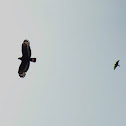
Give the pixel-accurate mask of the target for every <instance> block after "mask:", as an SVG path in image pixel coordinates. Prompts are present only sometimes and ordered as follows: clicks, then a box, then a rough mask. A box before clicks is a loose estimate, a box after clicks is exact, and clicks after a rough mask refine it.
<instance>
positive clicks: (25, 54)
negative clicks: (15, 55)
mask: <svg viewBox="0 0 126 126" xmlns="http://www.w3.org/2000/svg"><path fill="white" fill-rule="evenodd" d="M22 55H23V57H26V58H28V57H31V49H30V43H29V41H28V40H24V42H23V44H22Z"/></svg>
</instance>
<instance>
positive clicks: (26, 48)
mask: <svg viewBox="0 0 126 126" xmlns="http://www.w3.org/2000/svg"><path fill="white" fill-rule="evenodd" d="M30 57H31V49H30V43H29V41H28V40H24V42H23V43H22V57H19V58H18V59H20V60H21V61H22V62H21V65H20V67H19V70H18V74H19V76H20V77H25V75H26V74H25V72H27V70H28V69H29V65H30V61H31V62H36V58H30Z"/></svg>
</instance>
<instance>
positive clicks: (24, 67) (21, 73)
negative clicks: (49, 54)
mask: <svg viewBox="0 0 126 126" xmlns="http://www.w3.org/2000/svg"><path fill="white" fill-rule="evenodd" d="M29 65H30V62H25V61H22V62H21V65H20V67H19V70H18V73H19V76H20V77H25V75H26V74H25V72H27V70H28V68H29Z"/></svg>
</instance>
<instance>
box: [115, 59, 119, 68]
mask: <svg viewBox="0 0 126 126" xmlns="http://www.w3.org/2000/svg"><path fill="white" fill-rule="evenodd" d="M119 61H120V60H118V61H116V63H115V65H114V70H115V68H116V67H117V66H120V65H119Z"/></svg>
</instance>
